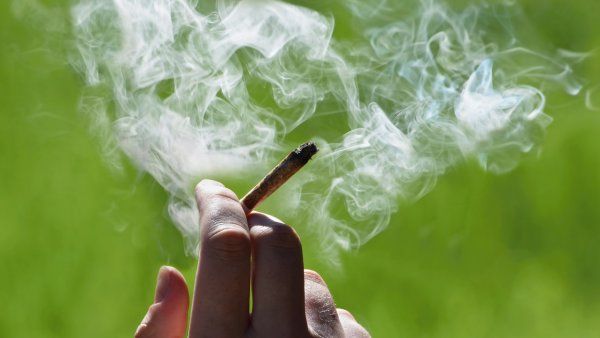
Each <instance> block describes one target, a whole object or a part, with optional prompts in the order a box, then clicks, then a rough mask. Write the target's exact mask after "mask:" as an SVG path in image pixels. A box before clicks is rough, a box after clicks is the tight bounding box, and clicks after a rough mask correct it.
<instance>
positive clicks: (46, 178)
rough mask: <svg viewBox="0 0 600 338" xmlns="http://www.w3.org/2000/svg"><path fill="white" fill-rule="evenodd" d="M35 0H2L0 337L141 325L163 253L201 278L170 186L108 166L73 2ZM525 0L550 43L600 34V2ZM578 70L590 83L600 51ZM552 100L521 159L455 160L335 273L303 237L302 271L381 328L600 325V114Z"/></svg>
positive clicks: (483, 333) (503, 332)
mask: <svg viewBox="0 0 600 338" xmlns="http://www.w3.org/2000/svg"><path fill="white" fill-rule="evenodd" d="M26 2H28V3H29V4H34V6H31V7H29V10H28V11H27V12H26V13H23V12H21V13H17V14H19V15H18V16H19V18H18V19H17V15H15V11H16V12H18V11H19V10H18V7H19V6H16V7H15V6H14V5H11V2H10V1H8V0H3V1H1V2H0V50H1V52H0V267H1V270H0V271H1V272H0V273H1V276H2V277H1V278H0V303H1V304H2V306H1V307H0V337H11V338H14V337H28V338H29V337H34V338H35V337H61V338H69V337H89V338H92V337H128V336H132V334H133V331H134V330H135V327H136V326H137V324H138V323H139V321H140V320H141V318H142V317H143V315H144V313H145V311H146V308H147V306H148V305H149V303H150V301H151V299H152V294H153V289H154V281H155V274H156V272H157V270H158V268H159V267H160V265H162V264H171V265H174V266H176V267H178V268H179V269H181V270H182V271H183V272H184V274H185V275H186V277H187V279H188V281H189V282H192V281H193V274H194V271H195V261H194V259H192V258H189V257H186V256H185V255H184V254H183V243H182V240H181V238H180V237H179V234H178V233H177V231H176V230H174V228H173V227H172V226H171V225H170V223H169V221H168V219H167V218H166V216H165V209H164V206H165V202H166V199H167V196H166V195H165V193H164V192H163V191H162V189H161V188H160V187H159V186H158V185H157V184H156V183H154V182H153V181H152V179H151V178H149V177H147V176H144V175H140V174H139V173H138V172H137V171H136V170H135V169H134V168H131V167H127V166H126V167H125V169H124V170H123V172H122V173H120V174H115V172H113V171H111V170H110V168H109V167H108V166H107V165H106V163H105V162H104V160H103V158H102V156H101V154H100V145H99V142H98V141H97V140H96V139H94V138H93V137H91V136H90V133H89V121H88V120H87V118H86V117H85V116H84V115H83V114H82V113H81V112H79V111H78V110H77V104H78V100H79V98H80V96H81V94H82V82H81V80H80V78H79V77H78V76H77V75H76V74H74V73H73V72H72V70H71V69H70V68H69V66H68V64H67V62H66V60H65V59H64V54H62V53H61V51H62V50H63V49H62V47H61V41H62V40H61V36H60V35H55V34H54V33H55V32H56V31H60V29H61V27H63V25H67V26H68V23H67V22H66V10H67V9H68V3H67V1H37V2H36V1H26ZM35 4H38V5H40V6H38V7H36V6H35ZM522 4H523V8H524V11H525V14H526V15H527V16H528V17H529V20H530V25H531V29H534V30H536V32H537V34H538V36H539V37H540V38H541V39H543V40H544V41H547V42H548V44H550V45H553V46H557V47H561V48H566V49H574V50H592V49H594V48H597V47H598V46H600V23H599V22H598V18H597V14H598V13H600V2H598V1H595V0H581V1H568V2H566V1H559V0H552V1H544V2H541V1H536V0H528V1H523V2H522ZM42 5H43V6H49V7H50V8H55V9H54V11H53V12H52V11H51V12H47V11H46V10H45V9H44V7H43V6H42ZM15 8H17V9H15ZM36 8H37V10H36ZM48 13H50V14H53V15H52V16H51V17H50V18H48V17H47V16H46V18H48V20H47V21H46V22H44V23H43V24H42V25H40V22H39V21H36V17H41V16H42V15H47V14H48ZM36 22H37V23H36ZM34 23H36V24H34ZM579 71H580V72H581V73H582V74H584V75H585V76H586V77H587V78H588V79H589V80H590V81H592V82H596V83H598V81H599V80H600V55H599V54H595V55H593V56H592V57H591V58H590V59H589V60H588V62H587V63H586V64H585V65H584V66H582V68H581V69H580V70H579ZM597 95H598V92H596V100H597V99H598V97H597ZM549 99H550V100H549V106H548V109H547V112H548V113H549V114H550V115H552V116H553V117H554V118H555V122H554V123H553V124H552V125H551V127H550V128H549V130H548V134H547V140H546V142H545V147H544V151H543V152H542V153H541V155H540V156H538V157H536V156H529V157H528V158H527V159H526V160H525V161H523V163H522V164H521V165H520V166H519V167H518V169H516V170H515V171H513V172H512V173H509V174H507V175H503V176H494V175H491V174H487V173H485V172H483V171H482V170H480V169H478V168H477V167H476V166H475V165H472V164H468V163H467V164H465V165H463V166H460V167H458V168H455V169H454V170H452V171H451V172H450V173H448V174H447V175H445V176H444V177H442V178H441V179H440V180H439V183H438V186H437V187H436V188H435V189H434V191H433V192H432V193H430V194H429V195H427V196H426V197H425V198H424V199H422V200H420V201H418V202H417V203H414V204H412V205H407V206H404V207H403V208H402V209H401V211H400V213H398V214H397V215H395V216H394V218H393V220H392V224H391V226H390V227H389V229H388V230H387V231H386V232H384V233H383V234H382V235H380V236H379V237H377V238H375V239H374V240H372V241H371V242H369V243H368V244H367V245H365V246H364V247H363V248H362V249H361V250H360V251H357V252H352V253H347V254H344V255H343V266H344V268H343V269H342V270H341V271H339V270H335V269H331V268H329V267H328V266H326V265H324V264H323V263H321V262H322V260H321V259H320V258H319V252H318V250H317V249H316V248H317V247H316V246H315V245H312V244H311V243H306V250H305V251H306V252H305V256H306V264H307V267H309V268H313V269H317V270H319V271H320V272H321V273H322V275H323V276H324V277H325V279H326V280H327V281H328V282H329V284H330V286H331V288H332V290H333V293H334V296H335V297H336V300H337V302H338V305H339V306H340V307H344V308H347V309H349V310H350V311H352V312H353V313H354V314H355V315H356V317H357V318H358V319H359V321H361V322H362V323H363V324H364V325H365V326H366V327H367V328H368V329H369V330H370V331H371V332H372V334H373V336H374V337H600V112H598V111H590V110H587V109H586V108H585V107H584V105H583V99H582V97H580V98H576V99H573V98H571V97H567V96H561V95H555V96H551V97H550V98H549ZM248 184H251V182H248ZM239 193H243V191H239ZM273 212H274V213H279V214H281V211H277V210H274V211H273ZM279 214H278V215H279ZM283 216H284V215H283ZM291 222H292V223H293V221H291Z"/></svg>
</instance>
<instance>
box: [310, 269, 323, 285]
mask: <svg viewBox="0 0 600 338" xmlns="http://www.w3.org/2000/svg"><path fill="white" fill-rule="evenodd" d="M304 279H305V280H308V281H311V282H313V283H317V284H320V285H323V286H327V284H326V283H325V280H323V277H321V275H319V274H318V273H317V272H316V271H313V270H309V269H304Z"/></svg>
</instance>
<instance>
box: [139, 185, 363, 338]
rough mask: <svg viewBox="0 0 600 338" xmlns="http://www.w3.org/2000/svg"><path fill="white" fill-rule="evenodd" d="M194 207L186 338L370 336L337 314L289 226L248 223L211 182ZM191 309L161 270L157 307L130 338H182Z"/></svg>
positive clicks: (181, 288)
mask: <svg viewBox="0 0 600 338" xmlns="http://www.w3.org/2000/svg"><path fill="white" fill-rule="evenodd" d="M196 200H197V202H198V209H199V210H200V215H201V216H200V233H201V234H200V237H201V238H200V240H201V246H200V260H199V263H198V272H197V275H196V286H195V289H194V299H193V304H192V314H191V318H190V333H189V337H190V338H201V337H209V338H221V337H222V338H242V337H252V338H270V337H273V338H286V337H293V338H309V337H327V338H329V337H335V338H337V337H348V338H354V337H357V338H358V337H370V336H369V334H368V333H367V331H366V330H365V329H364V328H363V327H362V326H360V325H359V324H358V323H357V322H356V320H355V319H354V317H353V316H352V315H351V314H350V313H349V312H348V311H345V310H341V309H336V307H335V304H334V301H333V298H332V296H331V293H330V292H329V289H328V288H327V285H326V284H325V282H324V281H323V279H322V278H321V277H320V276H319V275H318V274H317V273H316V272H314V271H310V270H304V267H303V262H302V247H301V245H300V239H299V238H298V235H297V234H296V232H295V231H294V230H293V229H292V228H291V227H289V226H288V225H286V224H284V223H282V222H281V221H280V220H278V219H276V218H274V217H272V216H268V215H265V214H261V213H258V212H252V213H250V214H249V215H248V216H247V217H246V215H245V213H244V210H243V207H242V205H241V204H240V202H239V200H238V198H237V197H236V195H235V194H234V193H233V192H232V191H231V190H229V189H227V188H225V187H224V186H223V185H222V184H220V183H218V182H215V181H209V180H204V181H202V182H200V184H198V186H197V187H196ZM250 289H252V312H251V313H250V311H249V308H250ZM188 307H189V293H188V288H187V285H186V283H185V280H184V278H183V276H182V275H181V273H180V272H179V271H177V270H176V269H175V268H172V267H163V268H161V270H160V272H159V275H158V283H157V286H156V294H155V298H154V304H152V305H151V306H150V309H149V310H148V313H147V314H146V316H145V317H144V319H143V321H142V324H140V326H139V327H138V329H137V332H136V334H135V337H136V338H183V337H184V336H185V334H186V329H187V312H188Z"/></svg>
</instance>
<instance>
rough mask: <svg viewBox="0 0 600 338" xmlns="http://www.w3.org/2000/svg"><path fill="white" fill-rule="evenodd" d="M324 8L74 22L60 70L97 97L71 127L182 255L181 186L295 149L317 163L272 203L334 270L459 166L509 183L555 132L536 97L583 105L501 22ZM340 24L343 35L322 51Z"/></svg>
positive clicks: (159, 11) (144, 5) (562, 60)
mask: <svg viewBox="0 0 600 338" xmlns="http://www.w3.org/2000/svg"><path fill="white" fill-rule="evenodd" d="M401 3H402V4H401ZM332 4H333V5H331V7H330V8H325V6H326V5H323V4H321V5H318V4H316V5H315V4H313V5H312V7H310V6H311V3H305V6H309V7H302V6H298V5H293V4H289V3H284V2H279V1H272V0H264V1H261V0H242V1H231V0H221V1H218V2H217V3H216V5H215V6H214V7H211V6H208V5H206V4H201V3H198V2H196V1H192V0H94V1H91V0H82V1H81V2H80V3H78V4H77V5H76V6H74V7H73V9H72V16H73V25H74V32H75V37H76V46H77V50H78V53H79V57H78V59H77V61H76V62H74V64H75V66H76V67H77V69H78V70H79V71H80V72H81V73H82V74H83V75H84V76H85V79H86V81H87V83H88V84H89V85H90V86H93V87H103V88H107V89H109V92H110V95H109V96H108V97H105V98H103V100H102V101H99V100H96V99H92V100H87V101H88V103H89V102H91V103H93V104H91V105H90V104H88V106H87V107H86V109H87V110H88V111H89V113H90V114H92V116H94V119H95V120H96V121H99V123H100V125H99V126H98V128H101V127H104V128H109V129H110V134H109V135H110V136H109V139H110V142H112V144H113V145H115V146H116V147H117V148H119V149H121V150H122V151H123V152H124V153H125V154H126V155H127V156H128V157H129V158H130V159H131V160H132V161H133V162H134V163H135V164H136V165H137V166H139V168H141V169H142V170H144V171H146V172H148V173H149V174H150V175H152V176H153V177H154V178H155V179H156V180H157V181H158V182H159V183H160V184H161V185H162V186H163V187H164V188H165V189H166V191H168V193H169V194H170V196H171V199H170V203H169V206H168V210H169V214H170V216H171V218H172V219H173V221H174V223H175V224H176V225H177V227H178V228H179V230H181V232H182V233H183V235H184V236H185V238H187V239H188V240H189V244H190V248H194V247H195V246H196V245H197V240H196V238H197V237H198V236H197V234H198V224H197V222H198V221H197V219H198V217H197V210H196V207H195V203H194V199H193V195H192V191H193V189H192V188H193V186H194V184H195V182H196V181H197V180H199V179H200V178H205V177H214V176H219V177H222V176H228V175H229V176H238V177H239V176H242V175H251V174H249V173H255V172H260V171H261V170H264V169H266V168H268V167H269V166H270V165H272V164H273V163H274V162H275V161H276V159H277V158H278V157H280V155H282V154H283V153H285V152H287V151H289V149H290V148H292V147H294V146H295V145H296V144H295V143H296V141H298V140H297V138H298V136H297V135H307V134H310V135H312V136H313V137H314V138H315V139H316V140H317V142H318V143H319V145H320V147H321V148H323V149H324V151H323V152H322V154H321V156H320V157H318V158H317V159H316V160H315V161H314V162H313V163H312V164H311V165H310V166H309V167H307V169H304V171H303V173H302V175H300V176H301V177H302V178H294V180H295V184H293V187H291V188H289V189H288V190H289V191H288V192H287V194H288V196H287V197H286V198H287V199H288V201H289V205H290V206H291V208H294V209H295V210H302V213H299V214H303V215H305V217H306V220H305V222H306V223H307V224H311V228H312V229H315V231H317V232H318V235H319V238H320V240H321V241H322V243H323V246H324V247H326V248H329V249H332V250H330V251H329V252H335V248H340V247H341V248H353V247H357V246H360V245H361V244H362V243H364V242H365V241H367V240H369V239H370V238H372V237H373V236H375V235H377V234H378V233H380V232H381V231H382V230H383V229H384V228H385V227H386V226H387V225H388V223H389V219H390V216H391V215H392V213H394V212H396V211H397V209H398V206H399V204H400V203H401V202H402V201H409V200H415V199H418V198H420V197H421V196H423V195H424V194H426V193H428V192H429V191H430V190H431V189H432V188H433V186H434V185H435V181H436V178H437V177H439V176H440V175H442V174H443V173H444V172H445V171H447V170H448V169H449V168H451V167H453V166H456V165H457V164H459V163H461V162H462V161H464V160H466V159H475V160H476V161H478V163H479V164H480V165H481V166H482V168H484V169H486V170H489V171H492V172H494V173H503V172H506V171H509V170H511V169H513V168H514V167H515V166H516V165H517V163H518V162H519V159H520V158H521V157H522V156H523V154H526V153H531V152H535V151H536V150H538V149H539V146H540V142H541V140H542V138H543V135H544V132H545V129H546V127H547V126H548V125H549V124H550V123H551V121H552V119H551V118H550V117H549V116H548V115H546V114H545V113H544V104H545V97H544V94H543V93H542V89H544V90H546V89H547V88H552V87H557V86H564V89H565V90H566V91H567V92H569V93H570V94H576V93H577V92H578V91H579V89H580V85H579V84H578V82H577V80H576V79H575V77H574V76H573V74H572V71H571V68H570V67H569V64H570V63H571V62H573V61H577V60H576V59H577V58H578V57H580V55H578V54H574V53H569V52H560V53H550V54H542V53H539V52H535V51H533V50H530V49H527V48H524V47H523V46H521V45H519V40H518V39H517V36H516V34H515V33H514V32H513V31H512V29H511V27H510V26H509V25H508V23H510V21H511V16H513V15H514V16H516V15H518V9H517V8H516V7H514V6H511V5H502V6H491V5H486V4H482V5H480V6H470V7H467V8H464V9H462V10H460V11H453V10H452V9H450V8H449V6H447V5H445V4H443V3H441V2H435V1H421V2H419V3H417V4H416V5H415V4H414V3H412V4H410V3H408V2H399V1H385V0H376V1H370V2H365V1H359V0H352V1H341V2H340V3H339V4H338V3H333V2H332ZM334 5H336V6H334ZM337 5H339V6H337ZM319 6H321V7H320V8H319ZM334 7H335V8H334ZM338 17H340V18H344V19H345V22H346V26H345V27H344V29H345V30H350V31H351V33H352V34H345V37H344V36H343V35H344V34H336V32H337V31H336V27H335V25H334V23H335V22H336V20H337V19H338ZM340 21H341V20H340ZM349 22H350V23H351V24H348V23H349ZM338 35H340V37H338ZM107 98H108V99H109V100H108V101H106V99H107ZM106 102H108V103H106ZM111 107H112V108H111ZM300 141H303V139H300ZM298 143H299V142H298ZM251 177H256V176H251ZM332 257H334V256H333V255H332Z"/></svg>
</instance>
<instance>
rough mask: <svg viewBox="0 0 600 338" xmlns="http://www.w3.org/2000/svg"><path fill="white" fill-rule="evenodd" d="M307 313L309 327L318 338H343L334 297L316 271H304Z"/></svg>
mask: <svg viewBox="0 0 600 338" xmlns="http://www.w3.org/2000/svg"><path fill="white" fill-rule="evenodd" d="M304 293H305V296H304V297H305V305H304V306H305V311H306V319H307V321H308V326H309V328H310V330H311V331H312V333H313V335H316V336H317V337H343V336H344V329H343V328H342V324H341V322H340V318H339V316H338V313H337V310H336V308H335V303H334V302H333V297H332V296H331V293H330V292H329V289H328V288H327V285H326V284H325V281H323V278H321V276H319V274H317V273H316V272H314V271H311V270H304Z"/></svg>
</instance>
